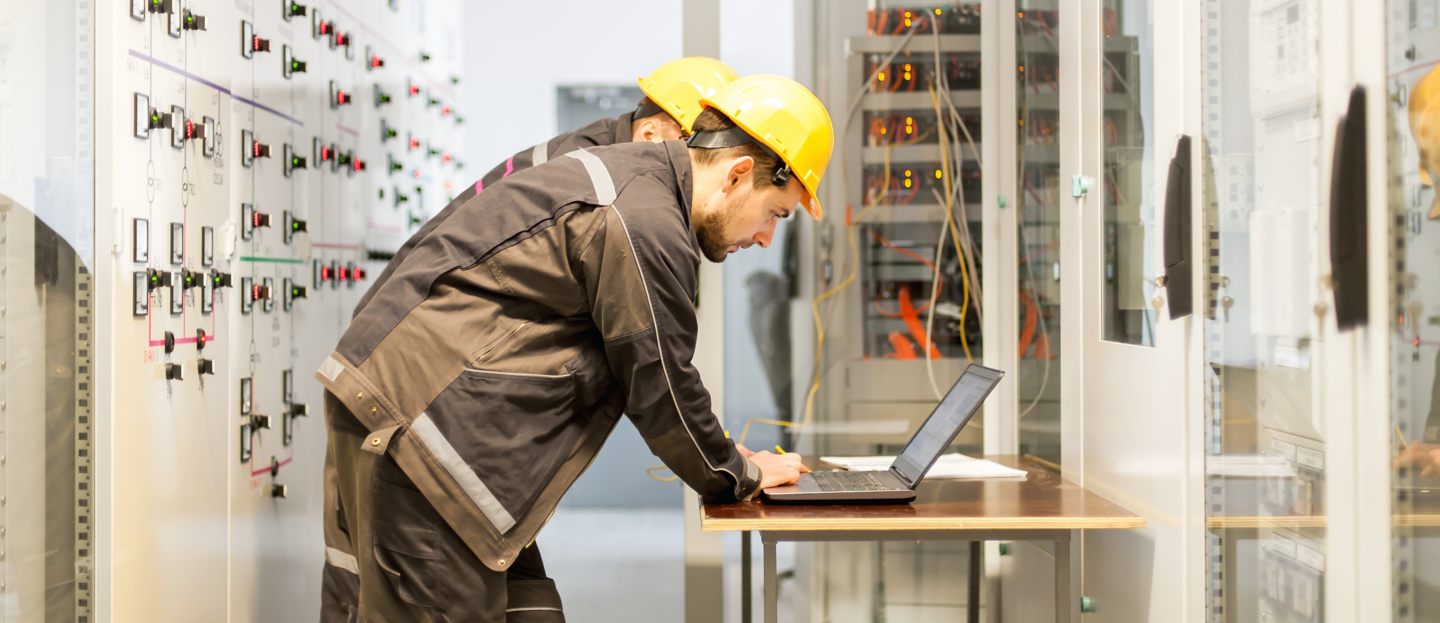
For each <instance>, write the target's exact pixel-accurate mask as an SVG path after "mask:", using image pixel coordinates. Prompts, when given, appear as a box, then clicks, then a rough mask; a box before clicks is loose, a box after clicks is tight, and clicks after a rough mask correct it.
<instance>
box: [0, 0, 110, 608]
mask: <svg viewBox="0 0 1440 623" xmlns="http://www.w3.org/2000/svg"><path fill="white" fill-rule="evenodd" d="M93 6H94V3H91V2H21V1H20V0H0V621H5V622H7V623H10V622H19V623H31V622H36V623H39V622H51V621H92V620H94V605H93V602H94V593H93V587H92V585H93V579H94V578H93V572H92V570H93V569H94V566H95V559H96V551H95V550H96V539H95V532H96V530H95V528H96V525H95V523H94V522H95V519H96V517H97V515H96V514H95V512H94V511H95V510H96V509H95V505H94V501H95V499H96V498H95V488H94V485H95V484H96V480H95V474H94V473H93V472H92V471H91V469H92V467H95V466H97V465H99V464H100V463H98V462H97V461H95V457H94V456H93V455H92V451H93V450H95V449H96V448H99V447H100V444H97V443H95V441H96V440H95V439H94V438H93V437H92V435H93V434H94V422H93V421H92V418H93V417H94V412H93V408H94V405H93V400H94V398H95V396H94V390H93V382H94V378H93V373H92V369H93V363H94V358H93V354H92V353H93V351H94V344H95V342H96V340H95V337H94V330H95V328H96V326H97V324H99V323H97V322H95V320H94V318H93V315H94V312H95V311H96V308H97V306H96V305H95V304H94V303H95V302H96V298H95V295H94V292H95V289H94V286H95V285H96V280H95V278H94V274H93V273H92V270H91V269H92V268H93V267H94V266H95V244H94V223H95V207H94V206H95V202H94V187H95V176H94V171H95V162H94V157H93V153H94V139H93V136H94V117H93V109H94V106H93V105H94V101H95V100H94V97H95V89H94V85H93V82H92V80H93V76H94V73H93V70H94V50H93V47H92V46H93V45H94V44H93V41H94V35H95V33H94V28H93V26H92V24H94V21H95V20H94V17H95V14H94V13H95V11H94V9H93V8H92V7H93ZM117 289H118V288H117ZM137 363H138V362H137Z"/></svg>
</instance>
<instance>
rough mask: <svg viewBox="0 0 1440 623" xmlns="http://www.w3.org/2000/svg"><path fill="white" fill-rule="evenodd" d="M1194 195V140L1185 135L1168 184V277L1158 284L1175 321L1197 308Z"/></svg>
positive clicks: (1166, 198) (1166, 257)
mask: <svg viewBox="0 0 1440 623" xmlns="http://www.w3.org/2000/svg"><path fill="white" fill-rule="evenodd" d="M1190 195H1191V193H1190V137H1189V136H1184V135H1182V136H1181V137H1180V140H1178V141H1176V142H1175V157H1174V158H1171V159H1170V177H1169V179H1168V180H1166V182H1165V233H1164V240H1163V242H1164V253H1165V274H1164V275H1161V277H1160V278H1159V279H1157V280H1156V285H1159V286H1161V287H1163V288H1165V298H1166V299H1167V300H1168V301H1169V304H1170V319H1171V320H1175V319H1177V318H1184V317H1185V316H1189V315H1190V312H1191V311H1193V310H1194V307H1195V301H1194V296H1193V292H1192V288H1191V284H1192V283H1193V279H1194V273H1195V267H1194V265H1193V264H1192V263H1191V261H1190V253H1191V251H1190V247H1191V245H1192V244H1193V242H1194V241H1193V240H1192V239H1191V232H1190V229H1191V226H1190Z"/></svg>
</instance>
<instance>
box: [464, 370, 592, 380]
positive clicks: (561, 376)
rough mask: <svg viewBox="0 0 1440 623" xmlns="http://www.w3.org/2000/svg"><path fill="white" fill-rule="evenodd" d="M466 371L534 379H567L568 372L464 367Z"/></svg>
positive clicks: (568, 376)
mask: <svg viewBox="0 0 1440 623" xmlns="http://www.w3.org/2000/svg"><path fill="white" fill-rule="evenodd" d="M465 371H466V372H479V373H481V374H498V375H501V376H520V377H527V378H534V379H567V378H570V376H571V375H569V374H530V373H527V372H500V371H498V370H481V369H480V368H465Z"/></svg>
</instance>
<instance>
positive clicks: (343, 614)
mask: <svg viewBox="0 0 1440 623" xmlns="http://www.w3.org/2000/svg"><path fill="white" fill-rule="evenodd" d="M739 77H740V75H739V74H737V73H735V70H734V69H731V68H730V66H729V65H726V64H725V63H722V62H720V61H718V60H715V59H713V58H706V57H703V56H696V57H688V58H681V59H677V60H674V61H670V62H668V63H666V64H664V65H661V66H660V67H659V68H658V69H656V70H655V71H653V72H651V73H650V75H648V76H645V77H643V78H640V79H639V80H638V82H639V84H640V90H641V92H643V93H644V94H645V97H644V99H642V100H641V101H640V104H639V106H638V107H637V108H636V109H635V110H634V111H631V112H628V113H625V114H623V115H620V117H619V118H617V119H600V120H597V121H595V122H594V123H591V124H589V125H586V126H585V127H583V128H580V129H579V130H576V131H574V132H566V133H564V134H561V135H559V136H556V137H555V138H552V139H550V140H548V141H546V142H544V143H540V144H538V145H535V146H534V147H531V148H528V149H525V150H522V151H520V152H519V153H516V154H515V155H514V156H511V157H510V158H509V159H507V160H506V161H505V162H502V163H500V164H498V165H496V166H495V168H493V169H491V170H490V172H489V173H486V174H485V176H484V177H482V178H480V180H478V181H476V182H475V184H474V185H472V186H470V187H469V188H466V189H465V191H464V192H462V193H460V196H458V197H456V198H455V199H454V200H453V201H451V202H450V204H449V205H448V206H446V207H445V209H444V210H442V211H440V213H439V214H437V215H436V216H435V217H434V218H432V219H430V220H429V221H427V222H426V223H425V225H424V226H422V227H421V228H420V230H419V231H417V232H415V235H413V236H411V237H410V239H409V240H408V241H406V242H405V244H404V245H403V246H401V247H400V249H399V250H398V251H397V252H396V253H395V257H394V258H391V260H390V262H389V264H387V265H386V266H385V270H384V271H383V272H381V273H380V276H379V278H378V279H376V281H375V283H374V284H373V285H372V286H371V287H370V289H369V290H368V291H366V293H365V294H364V295H363V296H362V297H361V298H360V303H359V304H358V305H356V306H355V315H359V313H360V310H362V309H364V308H365V306H366V305H368V304H369V303H370V299H371V298H372V297H374V296H375V293H376V292H379V291H380V289H381V287H382V286H383V285H384V284H385V282H386V281H388V280H389V279H390V277H391V275H393V274H394V272H395V269H396V268H397V267H399V266H400V264H401V263H402V262H404V261H405V258H406V257H408V256H409V255H410V252H411V251H412V250H413V249H414V248H415V245H417V244H419V242H420V241H421V240H424V239H425V237H426V236H429V235H430V232H432V231H434V230H435V228H436V227H439V226H440V224H441V223H444V222H445V220H446V219H448V218H449V217H450V215H451V214H453V213H454V212H455V210H457V209H459V207H460V206H462V205H465V204H466V203H467V202H469V201H470V200H471V199H473V198H474V197H475V195H476V194H477V193H479V192H481V191H482V190H483V189H485V188H486V187H489V186H493V185H495V183H496V182H498V181H500V180H501V179H504V178H506V177H508V176H510V175H513V174H515V173H516V172H519V171H523V170H525V169H529V168H530V167H532V166H535V165H538V164H543V163H544V162H546V161H547V160H549V159H550V158H557V157H560V156H562V155H564V154H568V153H570V152H572V151H575V150H577V149H582V148H586V147H599V146H604V145H614V144H618V143H628V142H631V141H635V142H640V141H656V142H658V141H665V140H674V139H678V138H683V137H685V136H688V135H689V134H690V126H691V124H693V123H694V122H695V117H696V116H698V115H699V114H700V98H702V97H708V96H711V95H714V94H715V93H716V92H717V91H719V90H720V89H721V88H723V87H724V86H725V85H727V84H730V83H731V82H733V81H735V79H737V78H739ZM333 457H334V453H327V455H326V462H325V486H324V489H325V509H326V510H325V512H324V521H325V546H326V552H327V557H326V561H327V562H328V563H329V564H327V565H326V567H325V570H324V574H323V576H322V585H323V588H322V591H321V594H322V605H323V608H324V612H326V613H327V614H326V618H324V621H326V623H329V622H330V621H337V622H344V621H350V620H352V617H351V616H350V614H349V613H350V612H351V611H353V610H354V609H355V608H356V607H357V601H358V597H359V582H358V581H357V578H356V576H355V573H354V572H353V571H352V570H351V567H353V565H352V564H350V562H349V561H351V560H354V556H355V548H354V547H353V545H352V544H351V543H350V540H349V538H348V536H347V531H346V529H345V526H344V522H343V514H342V513H341V511H340V508H341V506H342V502H343V501H342V500H340V499H339V498H338V496H337V490H336V486H335V484H336V483H335V478H336V474H335V469H334V465H333V464H332V463H333Z"/></svg>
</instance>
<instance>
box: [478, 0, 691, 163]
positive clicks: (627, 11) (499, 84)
mask: <svg viewBox="0 0 1440 623" xmlns="http://www.w3.org/2000/svg"><path fill="white" fill-rule="evenodd" d="M464 4H465V9H464V11H463V14H462V17H461V19H464V20H465V27H464V29H463V32H465V33H466V34H467V35H468V36H467V37H466V39H465V41H464V49H465V57H466V66H465V76H466V79H467V83H466V84H465V85H463V86H464V87H465V125H464V126H463V127H464V128H465V146H466V151H465V157H466V170H467V171H470V172H471V174H472V175H474V176H476V177H478V176H480V175H483V174H484V173H485V172H486V171H488V170H490V168H491V167H493V166H494V165H495V164H496V163H498V162H500V161H502V160H504V159H505V158H508V157H509V156H510V155H511V154H513V153H515V152H517V151H519V150H521V149H524V148H525V147H527V146H530V145H534V144H536V143H539V142H540V141H543V140H547V139H549V138H550V137H552V136H555V134H557V133H558V131H557V130H556V126H555V87H556V86H558V85H562V84H619V85H633V84H635V80H636V79H637V78H639V77H640V76H643V75H645V74H647V73H649V72H650V71H651V70H653V69H655V68H656V67H659V66H660V65H662V64H664V63H666V62H668V61H671V60H674V59H675V58H678V57H679V56H680V3H679V2H674V1H670V0H628V1H625V2H618V1H616V0H554V1H551V2H544V3H529V2H497V1H495V0H484V1H471V2H466V3H464Z"/></svg>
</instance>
